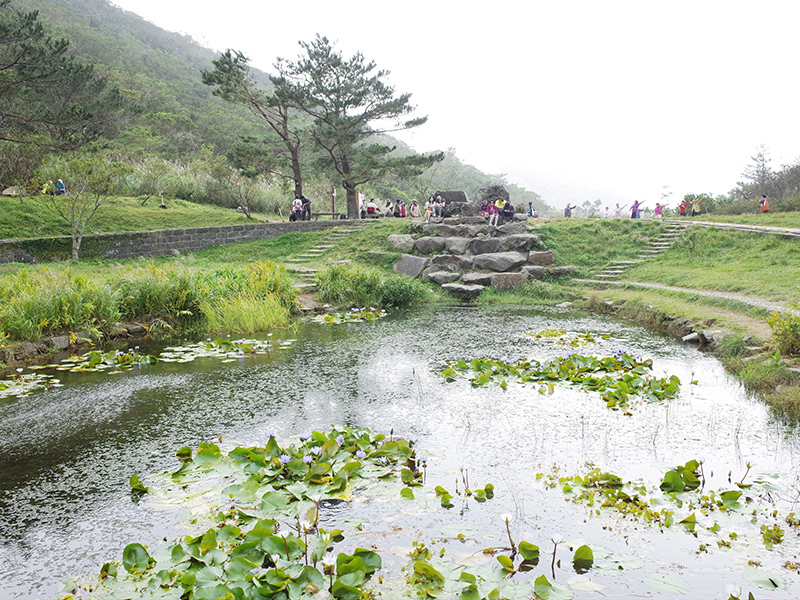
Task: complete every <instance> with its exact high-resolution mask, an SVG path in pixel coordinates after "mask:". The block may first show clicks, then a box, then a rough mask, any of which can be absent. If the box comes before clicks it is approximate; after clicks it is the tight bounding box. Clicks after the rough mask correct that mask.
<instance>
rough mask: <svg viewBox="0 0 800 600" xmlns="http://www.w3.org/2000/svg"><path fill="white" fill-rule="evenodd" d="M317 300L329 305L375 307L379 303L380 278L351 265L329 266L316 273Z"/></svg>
mask: <svg viewBox="0 0 800 600" xmlns="http://www.w3.org/2000/svg"><path fill="white" fill-rule="evenodd" d="M316 282H317V289H318V295H319V299H320V300H322V301H323V302H327V303H330V304H347V305H349V306H359V307H361V306H377V305H379V304H380V301H381V294H380V291H379V289H378V286H380V284H381V276H380V275H379V274H378V273H377V272H375V271H369V270H367V269H365V268H364V267H361V266H358V265H352V264H342V265H331V266H329V267H325V268H324V269H320V270H319V271H317V276H316Z"/></svg>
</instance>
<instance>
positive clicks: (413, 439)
mask: <svg viewBox="0 0 800 600" xmlns="http://www.w3.org/2000/svg"><path fill="white" fill-rule="evenodd" d="M408 443H409V444H411V445H412V446H413V445H414V444H416V443H417V436H415V435H410V436H408Z"/></svg>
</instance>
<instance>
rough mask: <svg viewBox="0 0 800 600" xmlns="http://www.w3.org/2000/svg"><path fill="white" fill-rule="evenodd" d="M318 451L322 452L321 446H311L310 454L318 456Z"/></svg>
mask: <svg viewBox="0 0 800 600" xmlns="http://www.w3.org/2000/svg"><path fill="white" fill-rule="evenodd" d="M320 452H322V448H320V447H319V446H314V447H313V448H311V454H313V455H314V456H319V453H320Z"/></svg>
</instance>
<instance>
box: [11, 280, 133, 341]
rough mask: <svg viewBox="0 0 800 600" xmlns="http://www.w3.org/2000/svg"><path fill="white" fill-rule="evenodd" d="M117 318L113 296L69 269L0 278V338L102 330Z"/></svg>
mask: <svg viewBox="0 0 800 600" xmlns="http://www.w3.org/2000/svg"><path fill="white" fill-rule="evenodd" d="M118 319H119V312H118V310H117V295H116V293H115V292H114V291H113V290H112V289H111V288H109V287H107V286H98V285H96V284H94V283H93V282H91V281H90V280H89V279H87V278H86V277H84V276H82V275H76V274H74V273H73V272H72V271H70V270H66V271H63V272H60V273H59V272H54V271H50V270H47V269H37V270H34V271H30V270H27V269H23V270H21V271H18V272H17V273H14V274H13V275H6V276H5V277H3V278H2V279H0V337H6V336H7V337H8V338H9V339H13V340H36V339H39V338H41V337H42V336H45V335H54V334H59V333H64V332H67V331H79V330H82V329H88V330H98V329H100V330H102V329H108V328H110V326H111V325H112V324H113V323H115V322H116V321H117V320H118Z"/></svg>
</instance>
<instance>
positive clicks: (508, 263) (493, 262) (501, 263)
mask: <svg viewBox="0 0 800 600" xmlns="http://www.w3.org/2000/svg"><path fill="white" fill-rule="evenodd" d="M527 261H528V257H527V255H525V254H522V253H521V252H493V253H491V254H479V255H478V256H476V257H474V258H473V259H472V264H473V265H474V266H475V267H476V268H478V269H486V270H488V271H495V272H497V273H502V272H505V271H513V270H514V269H517V268H519V267H521V266H522V265H524V264H525V263H526V262H527Z"/></svg>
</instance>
